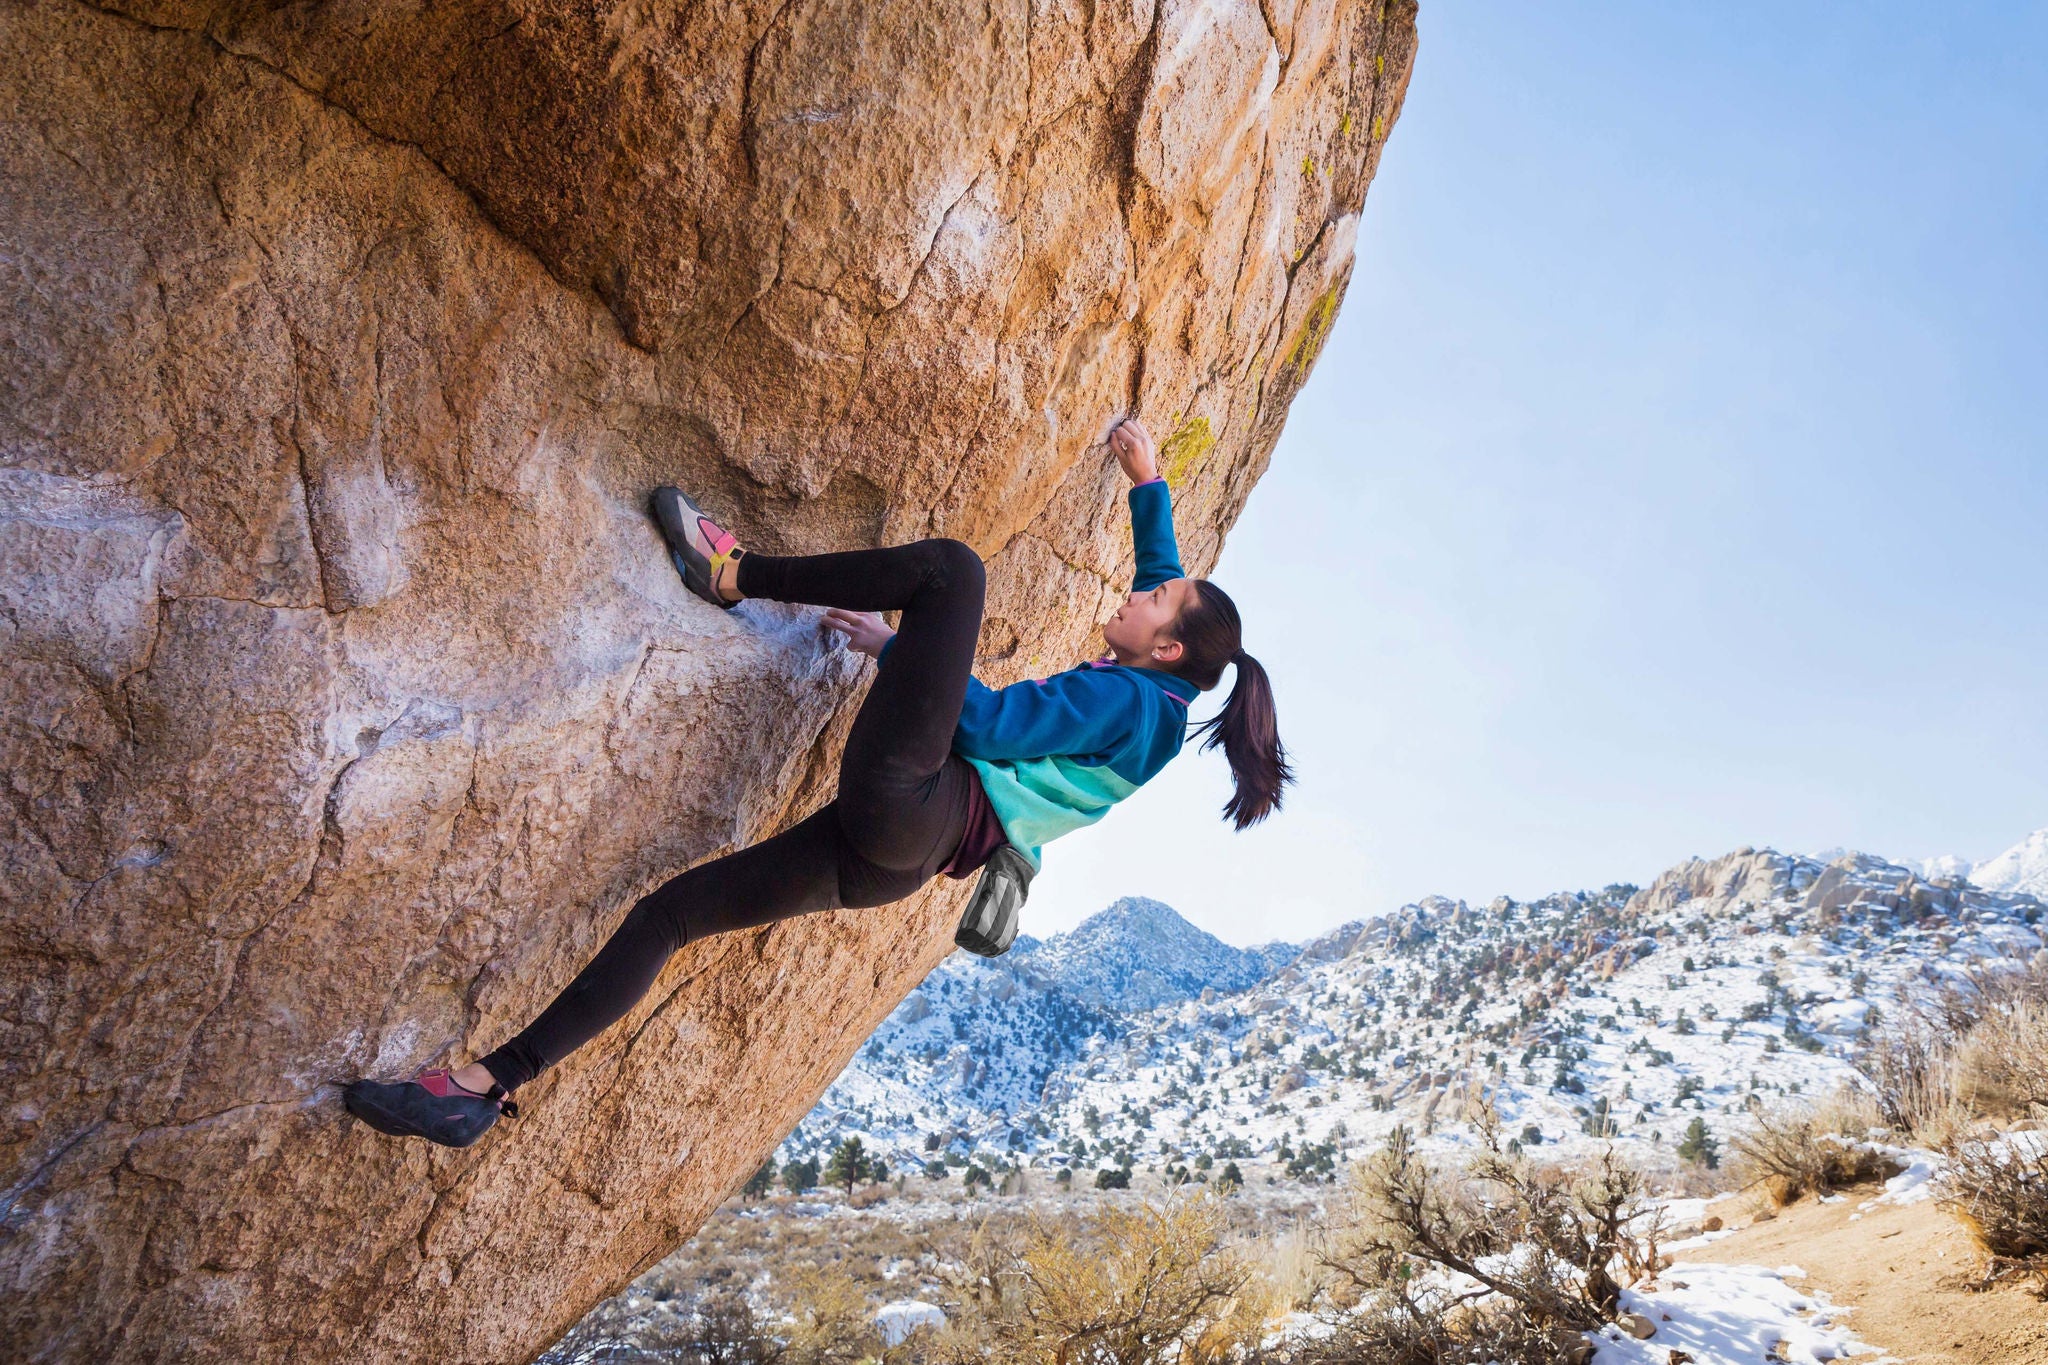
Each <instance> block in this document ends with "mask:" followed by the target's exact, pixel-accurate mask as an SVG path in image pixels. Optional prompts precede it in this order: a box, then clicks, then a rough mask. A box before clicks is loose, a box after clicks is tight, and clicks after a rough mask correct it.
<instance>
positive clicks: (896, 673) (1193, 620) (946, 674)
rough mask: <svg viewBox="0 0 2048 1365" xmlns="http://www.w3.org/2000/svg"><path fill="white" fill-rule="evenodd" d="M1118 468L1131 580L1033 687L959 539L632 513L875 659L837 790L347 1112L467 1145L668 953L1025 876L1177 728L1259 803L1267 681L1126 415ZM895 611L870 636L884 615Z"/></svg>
mask: <svg viewBox="0 0 2048 1365" xmlns="http://www.w3.org/2000/svg"><path fill="white" fill-rule="evenodd" d="M1109 444H1110V447H1111V449H1112V450H1113V451H1114V452H1115V454H1116V458H1117V462H1118V464H1120V465H1122V466H1123V471H1124V473H1125V474H1126V475H1127V476H1129V478H1130V480H1131V484H1132V487H1131V490H1130V507H1131V539H1132V542H1133V545H1134V546H1135V548H1136V550H1137V575H1136V580H1135V583H1134V586H1133V588H1132V590H1131V593H1130V595H1129V597H1128V598H1127V599H1126V600H1125V602H1124V604H1123V606H1122V607H1120V608H1118V609H1117V611H1116V614H1115V615H1113V616H1111V617H1110V618H1109V620H1108V621H1106V622H1105V623H1104V624H1103V627H1102V638H1103V641H1104V642H1105V643H1106V644H1107V645H1108V646H1109V652H1108V653H1107V654H1105V655H1103V656H1102V657H1101V658H1099V659H1096V660H1094V661H1093V662H1091V663H1085V664H1081V665H1079V666H1078V667H1075V668H1071V669H1068V670H1067V671H1066V672H1064V673H1060V674H1057V675H1055V676H1053V677H1050V678H1044V679H1040V680H1038V681H1036V682H1021V683H1016V684H1013V685H1012V686H1009V687H1005V688H1002V689H1001V690H995V689H991V688H989V687H986V686H984V685H983V684H981V683H980V682H978V681H976V680H975V678H974V677H973V675H972V672H971V670H972V668H973V665H974V646H975V641H976V639H977V638H978V636H979V635H980V631H981V609H982V589H983V578H982V564H981V560H980V558H979V557H977V556H976V555H975V553H974V551H973V550H971V549H969V548H968V547H967V546H965V545H963V544H961V543H960V542H959V541H957V540H921V541H918V542H916V543H915V544H912V545H899V546H892V547H889V548H885V549H878V550H852V551H848V552H845V553H841V554H822V555H802V556H788V557H784V556H775V555H767V554H761V553H758V552H754V553H749V552H748V551H746V550H743V549H741V548H740V546H739V545H738V544H737V543H736V542H735V541H734V539H733V537H732V536H731V535H730V534H728V533H727V532H726V531H724V530H723V529H721V528H720V527H719V526H718V525H717V524H716V523H714V522H713V521H712V520H711V519H710V518H709V517H707V516H705V515H704V513H703V512H701V511H699V510H698V508H697V506H696V504H695V503H693V502H691V501H690V499H689V498H687V497H685V496H683V494H682V493H680V492H679V491H678V490H676V489H673V488H662V489H658V490H656V492H655V494H654V500H653V510H654V516H655V519H656V521H657V522H658V523H659V524H660V527H661V533H662V536H663V538H664V539H665V540H666V541H667V542H668V546H669V552H670V557H671V558H672V559H673V560H674V561H675V565H676V568H677V569H678V571H680V572H681V574H682V576H683V582H684V583H685V584H686V585H687V586H688V587H689V589H690V590H691V591H692V592H694V593H696V594H697V595H698V596H699V597H702V598H704V599H705V600H706V601H708V602H711V603H712V604H714V605H716V606H719V607H723V608H725V609H726V610H731V609H732V607H733V606H734V605H736V604H737V603H739V602H740V601H742V600H743V599H745V598H748V597H765V598H770V599H772V600H774V601H779V602H796V603H808V604H810V605H814V606H823V607H825V608H826V611H825V617H824V624H825V625H827V626H829V627H830V628H831V629H833V630H835V631H838V632H840V633H841V634H843V635H844V636H845V637H846V639H847V642H848V644H849V645H850V646H851V647H852V648H854V649H856V650H859V651H860V652H861V653H863V654H868V655H871V656H873V657H874V658H875V659H876V661H877V663H878V667H877V669H876V672H875V679H874V683H873V685H872V686H870V687H869V689H868V694H867V696H866V698H865V699H864V700H863V701H862V702H861V707H860V712H859V714H858V715H857V716H856V717H855V718H854V722H853V729H852V731H851V732H850V734H849V735H848V736H847V741H846V750H845V753H844V755H843V756H842V757H841V759H840V763H839V793H838V796H837V797H836V798H835V799H834V800H833V801H832V803H831V804H829V805H827V806H826V807H825V808H824V809H822V810H820V811H819V812H818V813H817V814H815V815H813V816H811V817H810V818H809V819H807V820H804V821H802V822H801V823H799V824H797V825H795V826H794V827H792V828H790V829H788V830H785V831H784V832H783V833H781V834H778V835H776V836H775V837H773V838H771V839H768V840H765V841H764V842H762V843H758V844H755V845H753V846H752V847H751V848H746V849H742V850H740V851H739V852H737V853H733V854H730V855H728V856H726V857H723V858H718V859H715V860H713V861H711V862H708V863H705V864H703V865H701V866H698V867H693V868H691V869H690V870H689V871H687V872H685V873H683V874H682V875H681V876H679V877H676V878H674V879H672V880H671V881H669V882H667V883H665V884H664V885H663V886H661V887H660V888H659V889H658V890H656V891H655V892H653V893H652V894H651V895H648V896H646V897H645V898H643V899H642V900H641V901H640V902H639V903H638V904H637V905H635V906H634V907H633V909H632V911H631V912H630V913H628V914H627V916H626V918H625V920H624V921H623V922H622V923H621V924H620V925H619V928H618V931H617V932H616V933H614V934H613V935H612V936H611V939H610V941H609V942H607V943H606V944H605V945H604V947H603V948H602V949H601V950H599V952H598V954H597V956H596V957H595V958H593V959H592V960H591V962H590V964H589V965H588V966H586V967H585V968H584V969H583V971H582V973H581V974H580V975H579V976H577V978H576V979H575V980H574V981H572V982H570V983H569V986H568V988H567V989H566V990H564V991H563V992H562V993H561V995H559V996H557V997H556V998H555V1001H554V1003H553V1004H551V1005H549V1006H548V1007H547V1009H546V1010H545V1011H543V1012H542V1013H541V1016H540V1017H539V1018H538V1019H536V1020H534V1021H533V1023H531V1024H529V1025H528V1026H527V1028H526V1030H525V1031H524V1032H522V1033H521V1034H520V1035H519V1036H518V1037H516V1038H514V1039H512V1040H511V1041H510V1042H508V1043H506V1044H505V1045H504V1046H502V1047H500V1048H499V1049H498V1050H497V1051H495V1052H492V1053H490V1054H489V1055H488V1056H485V1057H483V1058H481V1059H479V1060H477V1061H474V1062H471V1063H470V1064H469V1065H467V1066H464V1067H461V1068H458V1069H455V1070H446V1069H441V1068H432V1069H426V1070H422V1071H420V1072H419V1073H418V1074H417V1075H415V1076H414V1077H413V1078H412V1079H410V1080H406V1081H395V1082H384V1081H367V1080H359V1081H356V1082H354V1083H353V1084H351V1085H349V1086H348V1087H347V1088H346V1089H345V1090H344V1092H343V1099H344V1102H345V1103H346V1104H347V1106H348V1109H349V1111H350V1112H351V1113H353V1114H355V1115H356V1116H357V1117H358V1118H360V1119H362V1120H363V1121H364V1122H366V1123H368V1124H369V1125H370V1126H371V1127H373V1128H376V1129H379V1130H381V1131H383V1132H386V1133H391V1134H395V1135H398V1136H401V1137H423V1138H426V1139H427V1140H429V1141H431V1142H438V1143H441V1144H443V1145H445V1146H450V1147H466V1146H468V1145H469V1144H470V1143H472V1142H475V1141H476V1140H477V1139H478V1138H479V1137H481V1136H482V1135H483V1133H484V1131H485V1130H486V1129H487V1128H489V1127H490V1126H491V1125H492V1124H493V1123H495V1122H496V1121H497V1119H498V1115H499V1114H500V1113H504V1114H507V1115H512V1116H516V1115H517V1114H518V1109H517V1106H515V1105H514V1104H513V1103H512V1101H511V1099H510V1093H511V1092H512V1091H514V1090H517V1089H518V1088H519V1087H520V1086H522V1085H524V1084H525V1083H526V1082H528V1081H530V1080H532V1079H533V1078H534V1077H535V1076H537V1075H539V1074H540V1073H541V1072H542V1071H543V1070H545V1069H546V1068H548V1067H550V1066H553V1065H555V1064H556V1063H558V1062H560V1061H561V1060H562V1059H563V1058H564V1057H567V1056H568V1055H569V1054H570V1053H571V1052H573V1051H575V1050H576V1049H577V1048H579V1047H581V1046H582V1045H583V1044H585V1043H587V1042H589V1041H590V1040H591V1039H592V1038H594V1037H596V1036H597V1035H598V1034H599V1033H601V1032H602V1031H603V1030H604V1029H605V1028H607V1027H609V1026H610V1025H611V1024H613V1023H615V1022H617V1021H618V1020H619V1019H621V1018H623V1017H624V1016H625V1014H626V1012H627V1011H628V1010H630V1009H631V1008H632V1007H633V1005H634V1004H635V1002H637V1001H638V1000H639V999H640V998H641V996H643V995H644V994H646V992H647V989H648V988H649V987H650V986H652V985H653V984H654V979H655V977H656V975H657V974H658V973H659V972H660V971H661V968H662V965H663V964H664V963H665V962H667V961H668V959H669V956H670V955H671V954H673V953H674V952H675V951H676V949H678V948H680V947H682V946H683V945H684V944H685V943H690V942H693V941H695V940H697V939H701V938H704V937H706V936H708V935H711V934H720V933H725V932H728V931H730V930H734V929H751V928H754V927H756V926H759V925H763V924H772V923H774V922H776V921H778V920H784V919H788V918H790V917H791V916H793V915H802V914H808V913H810V912H812V911H814V910H837V909H843V908H854V907H862V906H876V905H886V904H888V903H889V902H891V901H898V900H902V899H903V898H904V897H906V896H908V895H910V894H911V893H912V892H913V891H916V890H917V889H918V888H919V887H921V886H923V885H924V884H925V883H926V882H928V881H930V880H931V879H932V878H933V877H935V876H938V875H940V874H944V875H946V876H948V877H955V878H964V877H966V876H968V875H969V874H971V873H973V872H975V871H976V870H977V869H979V868H980V867H981V866H982V864H983V863H985V862H987V861H988V860H989V859H990V857H991V856H992V855H994V854H995V853H996V851H997V850H998V849H999V848H1001V847H1002V846H1003V845H1004V844H1005V843H1008V844H1009V845H1011V846H1012V847H1014V848H1015V849H1017V850H1019V851H1020V852H1021V853H1023V854H1024V856H1025V857H1027V858H1028V860H1029V862H1030V865H1031V866H1032V867H1036V866H1037V865H1038V857H1039V849H1040V847H1041V846H1042V845H1044V844H1045V843H1046V842H1048V841H1049V840H1052V839H1055V838H1057V837H1058V836H1060V835H1062V834H1066V833H1068V832H1070V831H1072V830H1076V829H1079V828H1081V827H1082V826H1083V825H1088V824H1092V823H1094V822H1095V821H1096V820H1099V819H1101V818H1102V815H1103V813H1104V812H1105V811H1107V810H1108V809H1109V808H1110V807H1111V806H1113V805H1115V804H1116V803H1117V802H1118V801H1120V800H1122V799H1123V798H1124V797H1126V796H1129V795H1130V794H1131V793H1132V792H1134V791H1136V790H1137V789H1138V788H1139V786H1141V785H1142V784H1143V783H1145V782H1146V781H1148V780H1149V779H1150V778H1151V777H1152V776H1153V775H1154V774H1155V773H1157V772H1158V771H1159V770H1160V769H1161V768H1163V767H1165V766H1166V763H1167V761H1168V760H1169V759H1171V758H1172V757H1173V756H1174V755H1175V754H1177V753H1179V752H1180V748H1181V745H1182V743H1183V742H1184V741H1185V740H1186V739H1187V738H1188V737H1189V736H1190V735H1195V736H1206V739H1205V741H1204V743H1203V745H1202V747H1203V748H1205V749H1208V748H1213V747H1215V746H1217V745H1219V744H1220V745H1222V747H1223V752H1224V756H1225V757H1226V758H1227V759H1228V760H1229V763H1230V771H1231V776H1232V778H1233V780H1234V784H1235V790H1234V792H1233V793H1232V795H1231V797H1230V800H1229V801H1228V802H1227V803H1226V804H1225V806H1224V808H1223V813H1224V815H1225V816H1226V817H1228V818H1229V819H1230V820H1232V821H1233V822H1234V823H1235V824H1236V826H1237V828H1239V829H1243V828H1245V827H1246V826H1247V825H1250V824H1253V823H1254V822H1256V821H1258V820H1261V819H1263V818H1265V816H1266V815H1267V813H1269V812H1270V811H1273V810H1276V809H1278V807H1279V805H1280V790H1281V788H1282V787H1283V786H1284V785H1285V784H1286V783H1288V782H1290V781H1292V780H1293V774H1292V773H1291V772H1290V771H1289V770H1288V766H1287V756H1286V752H1285V750H1284V749H1282V747H1281V744H1280V737H1279V733H1278V731H1277V730H1276V728H1275V724H1274V718H1273V692H1272V687H1271V684H1270V683H1269V682H1268V681H1267V678H1266V671H1265V669H1264V668H1262V667H1260V665H1259V663H1258V662H1257V661H1256V660H1255V659H1253V658H1252V657H1251V655H1249V654H1247V653H1245V652H1244V648H1243V645H1242V644H1241V642H1240V625H1239V621H1238V614H1237V607H1236V605H1235V604H1233V603H1232V602H1231V600H1230V598H1229V597H1227V596H1225V595H1224V592H1223V590H1222V589H1221V588H1219V587H1217V586H1215V585H1214V584H1213V583H1210V582H1209V581H1208V580H1206V579H1199V578H1189V577H1187V576H1186V575H1185V574H1184V573H1183V572H1182V571H1181V566H1180V555H1179V552H1178V550H1177V549H1176V547H1175V545H1174V536H1173V511H1172V505H1171V502H1170V500H1169V497H1168V493H1167V487H1166V481H1165V480H1164V479H1162V478H1160V477H1159V460H1158V453H1157V451H1156V449H1155V447H1154V445H1153V441H1152V437H1151V435H1150V434H1149V433H1148V432H1147V431H1146V430H1145V428H1144V426H1143V425H1142V424H1141V423H1139V422H1138V421H1137V420H1135V419H1132V420H1129V421H1125V422H1123V423H1121V424H1119V425H1118V426H1117V428H1116V429H1115V430H1114V431H1112V432H1111V433H1110V438H1109ZM885 611H900V612H901V613H902V616H901V618H900V621H901V624H900V625H899V626H898V627H897V628H896V629H895V630H894V631H891V630H890V629H889V628H888V626H887V625H885V624H884V623H883V621H882V618H881V616H880V613H881V612H885ZM1230 664H1234V665H1236V668H1237V680H1236V682H1235V683H1234V684H1233V685H1232V687H1231V689H1230V698H1229V700H1228V701H1226V702H1225V703H1224V705H1223V709H1222V711H1220V712H1219V713H1218V714H1217V715H1215V716H1214V717H1212V718H1211V719H1209V720H1207V721H1204V722H1203V723H1201V724H1200V725H1196V726H1194V727H1193V728H1192V730H1191V729H1190V728H1189V725H1188V719H1187V708H1188V704H1189V703H1190V702H1191V701H1193V700H1194V697H1195V694H1196V693H1197V692H1206V691H1208V690H1209V689H1210V688H1213V687H1215V686H1216V684H1217V682H1218V681H1219V680H1220V679H1221V678H1222V675H1223V669H1224V667H1225V666H1226V665H1230Z"/></svg>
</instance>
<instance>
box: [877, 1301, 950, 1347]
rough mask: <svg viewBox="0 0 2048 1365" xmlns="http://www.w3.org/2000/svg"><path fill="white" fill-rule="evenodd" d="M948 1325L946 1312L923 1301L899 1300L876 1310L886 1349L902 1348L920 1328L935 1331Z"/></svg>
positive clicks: (878, 1328) (879, 1329)
mask: <svg viewBox="0 0 2048 1365" xmlns="http://www.w3.org/2000/svg"><path fill="white" fill-rule="evenodd" d="M945 1325H946V1313H945V1310H944V1309H942V1308H940V1307H939V1306H938V1305H937V1304H935V1303H925V1302H924V1301H923V1300H921V1299H897V1300H896V1301H895V1302H894V1303H885V1304H883V1305H882V1306H881V1307H880V1308H879V1309H877V1310H875V1327H876V1329H877V1330H878V1331H880V1332H881V1334H882V1345H883V1346H885V1347H891V1348H893V1347H897V1346H901V1345H902V1344H903V1343H904V1342H905V1341H906V1340H908V1339H909V1337H910V1334H911V1333H912V1332H915V1331H916V1330H917V1329H918V1328H920V1327H929V1328H931V1329H932V1330H933V1331H937V1330H938V1329H939V1328H941V1327H944V1326H945Z"/></svg>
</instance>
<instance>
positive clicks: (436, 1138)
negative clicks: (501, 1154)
mask: <svg viewBox="0 0 2048 1365" xmlns="http://www.w3.org/2000/svg"><path fill="white" fill-rule="evenodd" d="M341 1102H342V1104H343V1105H344V1106H345V1107H346V1108H347V1109H348V1112H349V1113H351V1114H354V1115H355V1116H356V1117H357V1118H359V1119H361V1120H362V1121H363V1122H364V1123H367V1124H369V1125H370V1126H371V1127H372V1128H375V1129H376V1130H377V1131H378V1132H380V1133H389V1134H391V1135H392V1136H393V1137H422V1138H425V1139H426V1140H427V1141H429V1142H438V1143H440V1144H441V1145H442V1146H443V1147H467V1146H469V1144H470V1143H472V1142H475V1141H476V1140H477V1139H478V1138H480V1137H482V1136H483V1135H484V1133H485V1132H486V1131H487V1130H489V1128H490V1126H491V1125H492V1124H494V1123H496V1122H497V1121H498V1115H499V1114H503V1115H504V1116H505V1117H506V1118H509V1119H516V1118H518V1117H519V1106H518V1105H516V1104H514V1103H513V1102H512V1099H511V1096H510V1095H508V1094H507V1093H506V1091H505V1087H504V1086H502V1085H493V1086H492V1087H491V1088H490V1090H489V1091H488V1092H487V1093H485V1094H481V1095H479V1094H478V1093H477V1092H476V1091H474V1090H469V1089H465V1088H464V1087H462V1086H459V1085H457V1084H456V1083H455V1075H454V1073H453V1072H450V1071H448V1070H446V1069H444V1068H442V1067H433V1068H429V1069H422V1070H421V1071H420V1073H419V1074H418V1075H416V1076H414V1077H413V1078H412V1079H411V1080H409V1081H352V1082H350V1083H349V1084H348V1085H346V1086H344V1087H343V1088H342V1091H341Z"/></svg>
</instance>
